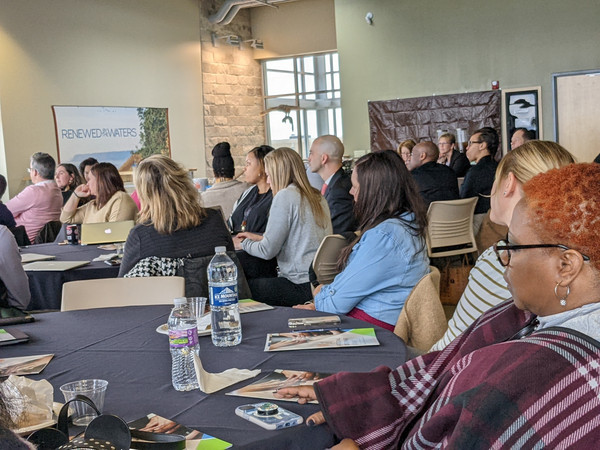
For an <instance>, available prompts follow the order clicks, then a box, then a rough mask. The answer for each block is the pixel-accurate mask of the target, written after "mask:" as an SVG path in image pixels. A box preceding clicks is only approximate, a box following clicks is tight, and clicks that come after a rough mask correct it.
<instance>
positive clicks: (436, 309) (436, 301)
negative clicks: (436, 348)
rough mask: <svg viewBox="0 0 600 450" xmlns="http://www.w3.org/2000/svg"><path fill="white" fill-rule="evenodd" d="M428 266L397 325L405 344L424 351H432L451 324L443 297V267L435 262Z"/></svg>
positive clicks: (396, 331) (405, 305) (395, 331)
mask: <svg viewBox="0 0 600 450" xmlns="http://www.w3.org/2000/svg"><path fill="white" fill-rule="evenodd" d="M429 269H430V270H431V272H430V273H428V274H427V275H425V276H424V277H423V278H421V279H420V280H419V282H418V283H417V284H416V286H415V287H414V288H413V290H412V291H411V293H410V294H409V296H408V298H407V299H406V302H405V303H404V307H403V308H402V311H401V312H400V317H399V318H398V322H397V323H396V328H395V329H394V333H395V334H396V335H397V336H399V337H400V338H401V339H402V340H403V341H404V342H405V343H406V345H409V346H411V347H414V348H416V349H417V350H419V351H421V352H427V351H429V349H430V348H431V347H432V346H433V344H435V343H436V342H437V341H438V340H439V339H441V337H442V336H443V335H444V333H445V332H446V328H447V327H448V324H447V322H446V315H445V313H444V307H443V306H442V303H441V301H440V271H439V270H438V269H437V268H436V267H434V266H429Z"/></svg>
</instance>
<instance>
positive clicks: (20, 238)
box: [9, 225, 31, 247]
mask: <svg viewBox="0 0 600 450" xmlns="http://www.w3.org/2000/svg"><path fill="white" fill-rule="evenodd" d="M9 230H10V232H11V233H12V234H13V236H14V237H15V240H16V241H17V245H18V246H19V247H23V246H24V245H31V242H30V241H29V237H27V231H26V230H25V227H24V226H23V225H19V226H18V227H13V228H9Z"/></svg>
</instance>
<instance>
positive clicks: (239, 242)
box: [232, 234, 244, 250]
mask: <svg viewBox="0 0 600 450" xmlns="http://www.w3.org/2000/svg"><path fill="white" fill-rule="evenodd" d="M232 240H233V246H234V247H235V249H236V250H244V248H243V247H242V241H243V240H244V238H241V237H240V235H239V234H238V235H236V236H234V237H233V238H232Z"/></svg>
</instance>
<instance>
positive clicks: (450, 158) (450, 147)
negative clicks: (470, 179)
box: [437, 133, 471, 177]
mask: <svg viewBox="0 0 600 450" xmlns="http://www.w3.org/2000/svg"><path fill="white" fill-rule="evenodd" d="M438 147H439V149H440V156H439V158H438V161H437V162H438V164H445V165H447V166H448V167H450V168H451V169H452V170H454V173H456V176H457V177H464V176H465V175H466V174H467V171H468V170H469V168H470V167H471V163H470V162H469V159H468V158H467V157H466V156H465V154H464V153H461V152H459V151H458V149H457V148H456V137H455V136H454V135H453V134H452V133H444V134H442V135H441V136H440V138H439V140H438Z"/></svg>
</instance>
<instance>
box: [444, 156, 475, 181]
mask: <svg viewBox="0 0 600 450" xmlns="http://www.w3.org/2000/svg"><path fill="white" fill-rule="evenodd" d="M449 167H450V168H451V169H452V170H454V172H455V173H456V176H457V177H464V176H465V175H466V174H467V171H468V170H469V168H470V167H471V162H470V161H469V158H467V156H466V155H465V154H464V153H461V152H459V151H458V150H452V156H451V157H450V166H449Z"/></svg>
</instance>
